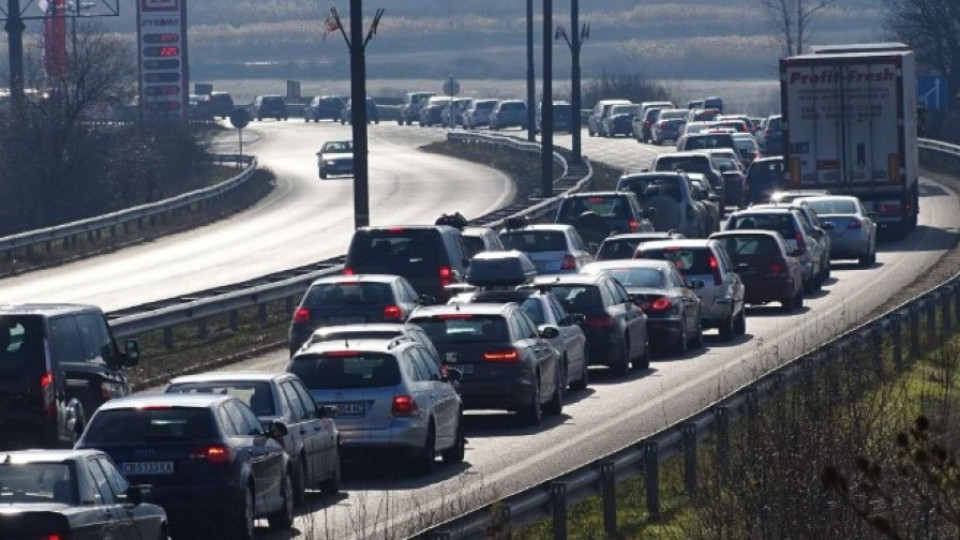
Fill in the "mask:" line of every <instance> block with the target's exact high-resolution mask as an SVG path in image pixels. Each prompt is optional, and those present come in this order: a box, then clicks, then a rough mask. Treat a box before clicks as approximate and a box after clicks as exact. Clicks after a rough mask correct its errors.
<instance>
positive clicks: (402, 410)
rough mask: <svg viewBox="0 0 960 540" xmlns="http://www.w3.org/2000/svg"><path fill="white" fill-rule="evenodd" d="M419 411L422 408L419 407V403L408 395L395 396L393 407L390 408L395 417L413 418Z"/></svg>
mask: <svg viewBox="0 0 960 540" xmlns="http://www.w3.org/2000/svg"><path fill="white" fill-rule="evenodd" d="M418 410H420V408H419V407H417V402H416V401H414V400H413V398H412V397H410V396H406V395H401V396H393V405H392V406H391V407H390V412H391V413H392V414H393V415H394V416H413V415H414V414H416V413H417V411H418Z"/></svg>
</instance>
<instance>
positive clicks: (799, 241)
mask: <svg viewBox="0 0 960 540" xmlns="http://www.w3.org/2000/svg"><path fill="white" fill-rule="evenodd" d="M796 239H797V250H798V251H800V254H801V255H802V254H804V253H806V252H807V245H806V244H805V243H804V242H803V235H802V234H800V233H799V232H798V233H797V234H796Z"/></svg>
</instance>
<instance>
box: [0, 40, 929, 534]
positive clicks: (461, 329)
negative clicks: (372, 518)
mask: <svg viewBox="0 0 960 540" xmlns="http://www.w3.org/2000/svg"><path fill="white" fill-rule="evenodd" d="M851 54H857V55H860V56H862V61H861V62H860V64H854V63H852V62H851V61H850V59H849V58H848V56H849V55H851ZM837 57H842V58H841V60H840V61H839V64H840V67H834V64H835V63H837V62H838V61H837V60H836V58H837ZM911 61H912V56H907V55H904V54H900V53H897V52H895V51H893V52H892V51H870V52H862V51H856V52H850V51H838V50H830V51H823V52H821V53H815V54H811V55H805V56H801V57H795V58H787V59H784V60H783V61H782V63H781V69H782V71H783V72H784V73H794V72H797V73H801V74H802V73H809V74H812V73H822V72H824V70H833V69H836V70H840V71H837V72H836V73H837V75H836V78H837V80H843V81H845V82H846V83H847V84H848V85H851V84H861V83H860V82H858V79H856V78H845V77H844V75H843V74H842V72H841V71H842V70H851V71H858V72H861V73H862V72H869V73H886V72H888V71H891V68H890V66H891V65H895V66H896V69H895V70H892V71H896V72H900V71H903V70H906V69H907V68H910V69H912V64H909V62H911ZM908 75H910V74H908ZM782 80H783V84H784V85H786V86H787V89H786V92H785V96H787V97H788V99H789V101H790V103H785V104H784V115H783V116H781V115H779V114H778V115H771V116H769V117H767V118H763V119H757V118H752V117H750V116H747V115H743V114H736V113H734V112H728V111H725V110H724V106H723V102H722V100H721V99H720V98H717V97H708V98H705V99H703V100H697V101H692V102H690V103H689V104H687V107H686V108H685V109H684V108H680V107H677V106H675V104H674V103H669V102H652V103H636V104H634V103H630V102H628V101H625V100H617V99H605V100H601V101H599V102H598V103H597V104H596V107H595V108H594V109H593V111H592V113H591V115H590V117H589V120H588V122H587V124H588V127H587V131H588V134H589V135H591V136H601V137H615V136H617V135H628V136H632V137H635V138H636V139H637V140H638V141H640V142H645V143H652V144H659V145H664V144H667V143H673V144H675V145H676V151H675V152H668V153H660V154H658V155H657V157H656V158H655V160H654V162H653V163H652V165H651V166H650V168H649V170H641V171H632V172H628V173H626V174H624V175H623V176H622V177H621V178H620V180H619V181H618V182H617V185H616V188H615V189H614V190H611V191H593V192H579V193H575V194H569V195H567V196H564V197H563V198H562V199H561V200H560V201H559V206H558V209H557V212H556V214H555V216H554V217H553V221H552V222H550V223H529V222H526V221H525V220H523V219H519V218H514V219H509V220H507V223H506V227H505V228H504V229H503V230H493V229H491V228H487V227H482V226H475V225H469V224H468V223H467V220H466V219H465V218H464V217H463V216H462V215H460V214H456V213H454V214H444V215H442V216H440V217H439V218H438V219H437V220H436V223H435V224H433V225H392V226H372V227H363V228H360V229H358V230H356V231H355V233H354V235H353V238H352V240H351V242H350V244H349V250H348V252H347V255H346V259H345V263H344V271H343V273H342V274H341V275H336V276H328V277H323V278H320V279H318V280H316V281H315V282H313V283H312V284H311V285H310V287H309V288H308V289H307V291H306V292H305V293H304V295H303V297H302V299H301V301H300V303H299V304H298V305H297V306H296V308H295V310H294V312H293V314H292V318H291V322H290V327H289V333H288V350H289V361H288V362H287V364H286V368H285V370H284V371H283V372H277V373H272V372H252V371H233V372H230V371H212V372H208V373H204V374H198V375H190V376H183V377H178V378H175V379H173V380H171V381H169V382H168V383H167V384H166V385H165V386H164V387H163V388H162V389H161V390H159V391H155V392H151V393H138V394H132V395H131V393H130V389H129V385H128V384H127V382H126V379H125V377H124V376H123V369H124V368H128V367H130V366H135V365H137V363H138V362H139V361H140V352H139V345H138V344H137V342H136V341H133V340H126V341H125V342H123V343H118V342H117V340H116V339H114V337H113V335H112V334H111V331H110V327H109V325H108V324H107V323H106V318H105V316H104V314H103V312H101V311H100V310H99V309H97V308H94V307H91V306H77V305H72V304H32V305H31V304H25V305H16V306H0V410H2V412H0V426H3V427H4V436H3V437H2V438H0V440H2V442H0V447H2V448H3V450H2V451H0V537H2V538H18V539H20V538H30V539H34V538H43V539H45V540H54V539H58V540H60V539H72V538H106V537H111V538H116V539H120V538H138V539H139V538H168V537H174V538H183V537H201V538H212V537H222V538H239V539H252V538H254V537H255V536H256V534H257V532H256V525H257V524H258V520H264V521H265V522H266V524H268V525H269V527H270V528H271V529H276V530H285V529H289V528H291V527H292V526H293V523H294V517H295V515H296V514H297V510H298V508H302V507H303V505H304V504H305V502H306V501H307V499H308V496H310V495H311V494H313V493H319V496H321V497H334V496H336V495H337V494H338V493H339V492H340V491H341V485H342V479H343V478H344V477H345V476H346V478H347V479H349V475H350V473H351V471H352V469H351V468H350V467H349V466H348V465H351V464H353V463H361V464H364V463H370V462H371V461H370V460H373V462H375V463H383V462H389V463H391V464H392V465H393V466H392V467H391V472H400V473H401V474H404V475H417V476H429V475H430V474H431V473H433V472H434V471H435V470H436V469H437V468H438V467H444V466H447V467H449V466H451V465H456V464H459V463H461V462H463V461H464V460H465V458H466V457H467V454H468V448H467V437H468V436H469V435H470V432H469V429H468V422H466V421H465V414H466V413H467V412H468V411H489V410H500V411H507V412H509V413H510V415H509V417H510V418H511V419H512V420H513V421H514V422H515V424H516V425H519V426H526V427H528V428H530V427H532V428H534V429H535V428H536V427H537V426H539V425H540V424H541V422H542V420H543V418H544V417H545V416H550V415H554V416H555V415H560V414H561V413H562V411H563V409H564V405H565V402H566V401H567V400H568V398H569V397H570V395H571V394H572V393H578V392H581V393H582V392H584V391H585V390H586V389H587V388H588V387H589V386H590V384H591V378H594V377H597V378H602V379H605V380H611V379H612V380H620V379H624V380H632V379H631V378H632V377H635V376H637V375H640V376H641V377H642V375H643V374H644V372H645V370H649V368H650V365H651V362H656V361H660V360H665V359H672V358H689V357H693V356H694V355H699V354H701V353H702V351H703V350H704V348H705V343H706V345H709V344H710V343H722V342H728V341H732V340H736V339H737V338H739V337H740V336H743V335H744V334H745V333H746V332H747V327H748V324H749V323H748V318H749V315H750V313H751V312H752V311H753V310H754V309H756V308H757V307H762V309H763V310H764V311H767V310H770V309H774V310H779V311H782V312H786V313H793V312H798V311H799V310H801V309H802V307H803V305H804V300H805V298H807V297H808V296H810V295H813V294H817V293H818V291H820V290H821V288H822V286H823V285H824V284H825V283H826V282H827V281H828V280H829V279H830V277H831V272H833V271H838V270H834V269H833V264H834V262H836V261H847V262H849V263H851V264H850V265H847V266H846V267H851V265H852V266H853V267H856V268H870V267H871V266H872V265H874V264H875V263H876V253H877V238H878V234H879V233H880V231H881V230H889V231H890V232H891V234H893V235H896V234H905V233H907V232H909V230H910V229H911V228H912V227H913V226H915V225H916V206H917V204H916V181H917V178H916V172H917V169H916V153H915V136H909V135H908V130H909V129H910V125H909V122H899V123H898V122H897V120H896V119H893V120H892V123H891V125H893V126H898V127H896V128H892V129H894V130H896V129H899V130H900V131H899V135H898V136H896V137H893V136H891V137H890V141H881V140H879V139H878V138H871V141H872V145H871V146H868V147H866V148H864V147H863V146H862V144H860V143H857V142H856V141H857V139H856V130H855V129H853V128H850V129H849V130H848V131H849V132H850V133H853V134H854V136H851V138H849V140H845V141H839V142H838V141H835V140H831V139H830V138H829V137H831V136H832V135H831V134H832V133H833V132H834V128H833V127H829V126H824V125H823V124H824V123H825V120H824V118H823V117H818V116H817V114H815V113H811V112H810V111H809V110H808V109H809V107H807V106H806V104H805V102H804V100H806V99H809V94H808V93H806V92H805V91H804V89H803V88H802V84H801V83H802V81H803V80H804V76H802V75H800V74H798V75H796V76H793V75H791V76H785V77H782ZM798 81H799V82H798ZM885 82H886V80H885V79H883V78H882V77H866V78H865V82H863V83H862V84H864V85H872V88H874V90H873V91H874V92H875V87H876V86H877V85H881V84H885ZM891 84H893V83H891ZM909 86H910V85H903V88H900V89H899V91H901V92H902V91H907V90H904V88H906V89H909ZM791 88H796V89H797V93H796V96H794V94H793V93H792V92H793V91H792V90H791ZM411 95H419V96H420V97H419V98H418V99H419V101H417V100H413V101H411V105H410V107H414V105H415V104H416V103H418V102H423V103H428V102H429V96H427V97H424V96H426V93H415V94H411ZM884 95H885V96H886V97H887V98H888V99H889V100H890V102H891V104H890V105H889V107H887V108H888V109H889V110H890V111H896V110H897V107H896V102H897V101H898V100H908V99H909V96H903V95H901V94H898V93H897V92H893V91H891V92H889V93H887V94H884ZM794 98H795V99H794ZM820 99H823V95H822V93H821V95H820ZM794 100H795V101H796V103H794ZM481 104H482V105H483V108H484V109H489V110H493V111H498V112H499V111H510V110H513V109H514V108H516V107H515V106H514V104H513V102H512V101H511V102H510V103H508V104H507V105H509V106H499V105H498V104H497V103H496V102H494V101H493V100H476V103H470V102H464V103H463V104H461V106H462V107H463V109H464V111H476V110H477V109H478V108H480V105H481ZM521 105H522V102H521ZM801 111H802V112H801ZM883 111H884V114H885V111H887V109H883ZM401 114H402V118H406V117H407V115H410V118H412V119H413V120H404V121H405V122H406V123H410V122H411V121H418V120H417V119H419V121H423V119H424V118H425V116H423V115H420V114H419V111H414V110H413V109H410V110H403V111H402V113H401ZM448 114H449V113H448ZM891 114H893V113H892V112H891ZM502 115H503V116H504V117H505V115H506V113H505V112H504V113H502ZM522 117H523V118H525V115H523V116H522ZM494 118H495V119H496V118H497V116H496V115H495V116H494ZM845 118H847V117H842V118H837V117H833V119H832V121H834V122H841V121H846V120H845ZM788 120H789V122H788ZM883 120H886V119H883ZM851 121H852V122H854V123H858V122H859V121H858V120H857V119H855V118H854V119H853V120H851ZM873 121H874V122H879V121H880V119H878V118H874V119H873ZM465 123H466V124H467V125H468V127H476V119H475V118H473V117H465ZM494 123H496V120H494ZM506 125H509V122H506V121H505V120H501V121H500V125H499V126H497V129H501V128H503V127H505V126H506ZM785 126H789V130H790V131H789V135H787V134H785V133H784V127H785ZM804 130H807V131H808V132H805V131H804ZM911 138H912V139H913V140H914V142H913V145H914V153H913V156H912V157H911V156H908V155H907V156H904V155H900V154H897V155H896V156H892V154H894V153H897V152H901V150H900V149H901V148H903V147H906V148H908V149H909V148H910V143H909V140H910V139H911ZM803 139H808V140H803ZM905 140H906V141H907V142H904V141H905ZM785 141H789V143H788V144H785ZM817 141H820V142H821V143H822V142H823V141H831V142H832V143H834V144H832V145H828V144H816V143H817ZM848 144H849V145H850V146H851V147H850V148H848V147H847V145H848ZM884 144H888V145H889V147H884V146H883V145H884ZM335 150H338V148H333V147H331V148H330V149H329V151H331V152H332V151H335ZM814 152H822V154H818V155H813V153H814ZM908 153H909V150H908ZM851 160H852V161H855V162H856V163H855V164H854V165H852V166H848V161H851ZM834 162H835V163H834ZM811 164H812V165H811ZM894 165H896V170H894V169H893V166H894ZM810 167H812V169H809V168H810ZM808 169H809V170H808ZM851 171H852V172H851ZM328 172H329V173H331V174H332V173H334V172H336V171H333V170H330V171H327V170H324V169H321V173H320V175H321V177H324V176H325V175H326V174H327V173H328ZM847 174H853V175H854V176H853V177H852V178H853V181H852V182H846V181H845V180H844V177H845V175H847ZM894 180H896V181H894ZM707 332H710V333H709V335H707V336H705V333H707ZM38 448H46V449H47V450H39V449H38ZM361 468H363V467H362V466H361Z"/></svg>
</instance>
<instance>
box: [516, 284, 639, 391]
mask: <svg viewBox="0 0 960 540" xmlns="http://www.w3.org/2000/svg"><path fill="white" fill-rule="evenodd" d="M524 288H528V289H540V290H548V291H550V292H551V293H553V295H554V297H556V299H557V301H558V302H560V305H561V306H563V308H564V309H565V310H566V311H567V313H573V314H575V315H582V316H583V317H584V320H583V324H582V325H581V326H582V328H583V331H584V333H585V334H586V336H587V358H588V362H589V363H590V365H603V366H607V367H609V368H610V369H611V370H612V371H613V373H614V374H615V375H617V376H620V377H623V376H626V375H627V374H628V373H629V370H630V368H631V367H632V368H633V369H635V370H640V369H647V368H648V367H650V339H649V337H648V335H647V317H646V315H644V314H643V311H642V310H641V309H640V308H639V307H638V306H637V305H636V304H634V303H633V301H631V300H630V298H629V295H628V294H627V291H626V289H624V288H623V285H621V284H620V283H619V282H617V280H615V279H614V278H612V277H610V276H608V275H607V274H567V275H562V276H556V277H554V276H539V277H537V278H536V280H534V283H533V285H526V286H524Z"/></svg>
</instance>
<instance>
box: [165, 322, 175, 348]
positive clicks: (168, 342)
mask: <svg viewBox="0 0 960 540" xmlns="http://www.w3.org/2000/svg"><path fill="white" fill-rule="evenodd" d="M163 346H164V347H165V348H167V349H172V348H173V327H172V326H167V327H166V328H164V329H163Z"/></svg>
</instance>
